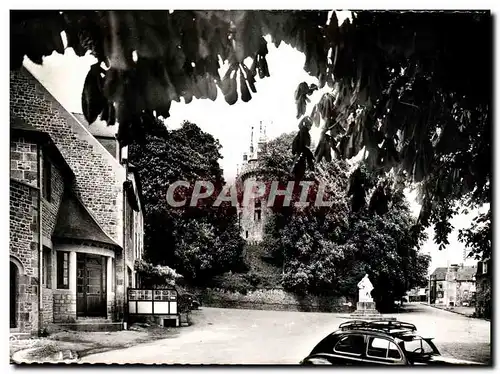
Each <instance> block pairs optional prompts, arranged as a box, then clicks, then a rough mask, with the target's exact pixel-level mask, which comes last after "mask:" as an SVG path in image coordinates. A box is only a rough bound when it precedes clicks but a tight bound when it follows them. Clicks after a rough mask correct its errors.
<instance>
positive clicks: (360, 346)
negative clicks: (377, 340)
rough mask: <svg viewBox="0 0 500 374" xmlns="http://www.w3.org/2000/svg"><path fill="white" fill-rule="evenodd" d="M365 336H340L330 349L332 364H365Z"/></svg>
mask: <svg viewBox="0 0 500 374" xmlns="http://www.w3.org/2000/svg"><path fill="white" fill-rule="evenodd" d="M365 346H366V344H365V336H364V335H363V334H346V335H343V336H340V337H339V339H338V340H337V341H336V342H335V345H334V346H333V349H332V351H333V352H332V355H331V356H332V360H333V362H332V363H333V364H334V365H342V366H361V365H365V362H364V360H363V354H364V351H365Z"/></svg>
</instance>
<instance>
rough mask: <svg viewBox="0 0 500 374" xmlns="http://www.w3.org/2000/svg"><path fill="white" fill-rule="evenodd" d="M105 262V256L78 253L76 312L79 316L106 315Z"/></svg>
mask: <svg viewBox="0 0 500 374" xmlns="http://www.w3.org/2000/svg"><path fill="white" fill-rule="evenodd" d="M105 263H106V262H105V261H104V257H103V256H97V255H89V254H77V276H76V312H77V315H78V316H82V317H105V316H106V286H105V285H106V268H105Z"/></svg>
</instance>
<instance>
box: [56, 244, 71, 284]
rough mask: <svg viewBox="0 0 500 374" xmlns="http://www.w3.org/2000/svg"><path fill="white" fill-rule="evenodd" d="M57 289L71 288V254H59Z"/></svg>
mask: <svg viewBox="0 0 500 374" xmlns="http://www.w3.org/2000/svg"><path fill="white" fill-rule="evenodd" d="M57 288H59V289H68V288H69V252H57Z"/></svg>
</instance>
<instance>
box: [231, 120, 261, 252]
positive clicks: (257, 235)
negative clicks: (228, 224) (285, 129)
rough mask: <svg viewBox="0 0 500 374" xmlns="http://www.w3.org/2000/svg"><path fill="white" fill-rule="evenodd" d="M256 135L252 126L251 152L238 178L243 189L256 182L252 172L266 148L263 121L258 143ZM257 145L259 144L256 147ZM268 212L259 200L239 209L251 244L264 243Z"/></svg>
mask: <svg viewBox="0 0 500 374" xmlns="http://www.w3.org/2000/svg"><path fill="white" fill-rule="evenodd" d="M255 135H256V134H255V133H254V126H252V127H251V131H250V142H249V143H250V146H249V152H248V153H246V152H245V153H244V154H243V164H242V165H241V167H240V168H239V169H238V174H237V176H236V180H237V181H238V182H239V183H240V184H241V186H242V188H243V189H244V187H245V183H247V181H255V180H256V177H255V175H254V174H253V173H252V172H253V171H255V170H256V169H257V168H258V165H259V155H260V154H262V152H263V151H264V150H265V148H266V144H267V136H266V126H265V124H263V122H262V121H260V123H259V133H258V138H257V142H256V141H255V140H256V139H255V138H256V136H255ZM255 143H257V146H256V147H255ZM268 212H269V211H268V208H267V206H266V203H265V201H261V200H259V199H258V198H257V199H251V200H250V201H249V204H248V206H242V207H239V208H238V218H239V224H240V229H241V235H242V237H243V239H245V240H247V241H248V242H251V243H258V242H260V241H262V238H263V234H264V225H265V221H266V218H267V215H268Z"/></svg>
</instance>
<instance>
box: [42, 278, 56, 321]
mask: <svg viewBox="0 0 500 374" xmlns="http://www.w3.org/2000/svg"><path fill="white" fill-rule="evenodd" d="M42 302H43V303H42V306H43V310H42V321H41V322H42V326H41V329H43V328H46V327H48V326H49V325H50V324H51V323H52V322H54V301H53V295H52V289H50V288H44V289H43V291H42Z"/></svg>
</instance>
